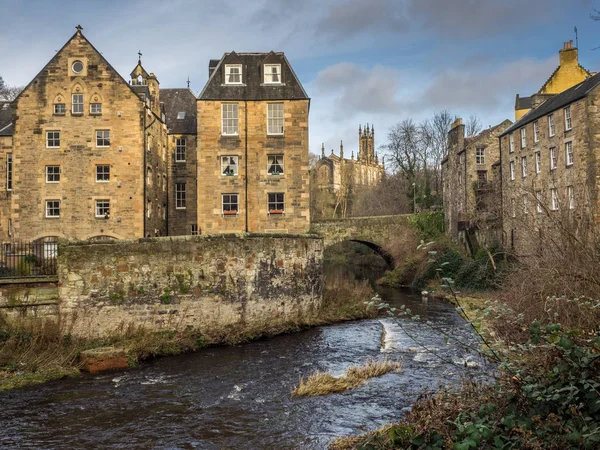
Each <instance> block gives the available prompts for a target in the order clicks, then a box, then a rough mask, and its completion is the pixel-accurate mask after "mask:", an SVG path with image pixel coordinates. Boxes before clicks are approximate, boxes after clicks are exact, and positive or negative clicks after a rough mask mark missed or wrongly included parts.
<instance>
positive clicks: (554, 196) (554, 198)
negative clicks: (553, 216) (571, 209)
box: [550, 188, 558, 211]
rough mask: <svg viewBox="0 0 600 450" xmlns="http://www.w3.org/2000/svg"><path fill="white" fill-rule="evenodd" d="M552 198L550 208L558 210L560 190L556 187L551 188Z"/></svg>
mask: <svg viewBox="0 0 600 450" xmlns="http://www.w3.org/2000/svg"><path fill="white" fill-rule="evenodd" d="M550 199H551V203H550V208H551V209H552V211H558V191H557V190H556V188H551V189H550Z"/></svg>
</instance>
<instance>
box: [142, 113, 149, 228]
mask: <svg viewBox="0 0 600 450" xmlns="http://www.w3.org/2000/svg"><path fill="white" fill-rule="evenodd" d="M142 114H143V115H144V131H143V134H144V147H143V148H142V153H143V155H144V164H143V167H142V183H143V185H144V198H143V199H142V203H143V205H144V207H143V208H142V211H143V212H142V214H143V215H144V216H143V217H142V223H143V224H144V227H143V234H142V237H143V238H145V237H146V208H147V202H146V145H147V144H146V142H147V137H146V130H147V129H148V128H147V127H146V103H145V102H144V108H143V109H142Z"/></svg>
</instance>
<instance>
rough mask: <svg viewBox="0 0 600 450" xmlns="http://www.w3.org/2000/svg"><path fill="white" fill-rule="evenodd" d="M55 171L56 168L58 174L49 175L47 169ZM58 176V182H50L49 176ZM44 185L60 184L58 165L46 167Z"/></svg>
mask: <svg viewBox="0 0 600 450" xmlns="http://www.w3.org/2000/svg"><path fill="white" fill-rule="evenodd" d="M51 168H52V169H56V168H58V173H50V171H49V169H51ZM56 175H58V180H51V179H50V177H51V176H56ZM46 183H48V184H58V183H60V166H58V165H51V166H46Z"/></svg>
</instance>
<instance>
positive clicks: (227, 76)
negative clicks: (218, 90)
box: [225, 64, 243, 85]
mask: <svg viewBox="0 0 600 450" xmlns="http://www.w3.org/2000/svg"><path fill="white" fill-rule="evenodd" d="M232 69H238V70H239V72H238V73H232V71H231V70H232ZM236 75H237V76H239V77H240V80H239V81H230V78H231V77H232V76H236ZM242 82H243V78H242V65H241V64H225V84H234V85H236V84H237V85H240V84H242Z"/></svg>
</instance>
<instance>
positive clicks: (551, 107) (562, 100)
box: [500, 73, 600, 136]
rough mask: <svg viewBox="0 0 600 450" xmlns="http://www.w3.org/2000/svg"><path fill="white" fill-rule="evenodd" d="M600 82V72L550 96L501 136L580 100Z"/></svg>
mask: <svg viewBox="0 0 600 450" xmlns="http://www.w3.org/2000/svg"><path fill="white" fill-rule="evenodd" d="M598 84H600V73H599V74H596V75H594V76H592V77H590V78H588V79H587V80H585V81H582V82H581V83H579V84H576V85H575V86H573V87H572V88H569V89H567V90H566V91H564V92H561V93H560V94H556V95H554V96H553V97H550V98H549V99H548V100H546V101H545V102H544V103H542V104H541V105H540V106H538V107H537V108H535V109H532V110H531V111H529V112H528V113H527V114H525V115H524V116H523V117H521V118H520V119H519V120H517V121H516V122H515V123H514V124H513V125H512V126H511V127H509V128H508V129H507V130H505V131H504V132H503V133H502V134H501V135H500V136H504V135H505V134H508V133H511V132H513V131H514V130H516V129H518V128H521V127H522V126H523V125H526V124H528V123H530V122H533V121H534V120H537V119H539V118H540V117H543V116H545V115H547V114H550V113H551V112H553V111H556V110H557V109H560V108H563V107H565V106H567V105H570V104H571V103H573V102H575V101H577V100H580V99H582V98H584V97H586V96H587V95H588V94H589V93H590V91H591V90H592V89H594V88H595V87H596V86H598Z"/></svg>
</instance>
